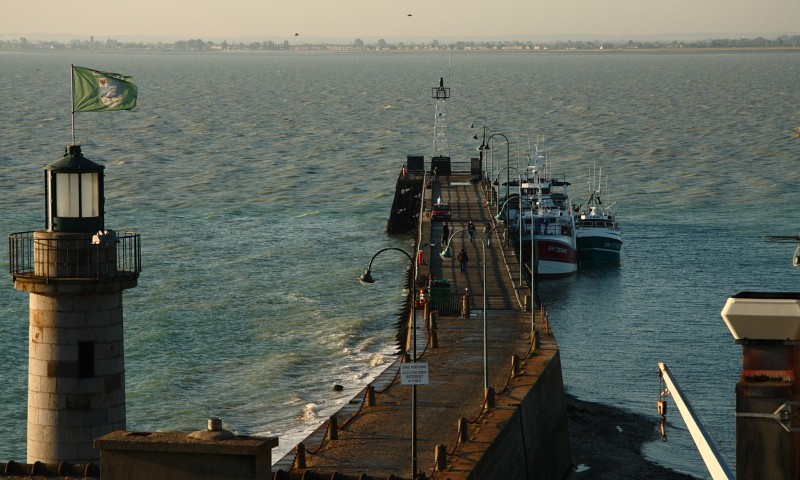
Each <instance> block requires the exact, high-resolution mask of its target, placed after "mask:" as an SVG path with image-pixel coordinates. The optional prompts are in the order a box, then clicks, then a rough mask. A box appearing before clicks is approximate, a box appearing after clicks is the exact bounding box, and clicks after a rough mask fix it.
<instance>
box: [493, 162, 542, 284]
mask: <svg viewBox="0 0 800 480" xmlns="http://www.w3.org/2000/svg"><path fill="white" fill-rule="evenodd" d="M503 170H508V171H509V172H510V171H511V170H514V171H515V172H516V173H517V178H518V179H519V183H518V184H517V186H518V189H519V193H518V194H517V195H518V197H517V200H518V201H519V215H517V226H518V227H519V228H518V230H519V283H520V285H522V282H523V280H522V225H523V223H522V174H521V173H520V172H519V170H517V169H516V168H514V167H504V168H502V169H500V171H498V172H497V177H498V178H500V174H501V173H502V172H503ZM506 175H508V174H506ZM509 200H511V199H510V198H508V182H506V201H505V202H504V203H503V207H502V208H499V209H497V210H495V212H496V213H497V215H495V217H494V218H495V219H497V220H500V219H502V218H503V217H501V216H500V211H501V210H502V211H505V207H506V205H507V204H508V201H509ZM532 222H533V210H531V235H533V223H532ZM506 230H508V226H506ZM531 238H533V237H531ZM509 241H510V239H509V237H508V235H506V245H508V242H509Z"/></svg>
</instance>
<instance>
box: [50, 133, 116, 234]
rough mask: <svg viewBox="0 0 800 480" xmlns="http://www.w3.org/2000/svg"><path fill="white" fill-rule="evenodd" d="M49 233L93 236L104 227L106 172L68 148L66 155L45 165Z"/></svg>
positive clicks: (77, 147) (78, 150)
mask: <svg viewBox="0 0 800 480" xmlns="http://www.w3.org/2000/svg"><path fill="white" fill-rule="evenodd" d="M44 169H45V190H46V193H47V230H48V231H51V232H74V233H81V232H83V233H94V232H97V231H98V230H102V229H103V226H104V221H103V210H104V206H105V199H104V197H103V195H104V193H103V169H105V167H104V166H102V165H98V164H96V163H94V162H92V161H91V160H89V159H88V158H86V157H84V156H83V155H82V154H81V146H80V145H68V146H67V149H66V152H65V153H64V156H63V157H62V158H61V159H59V160H56V161H55V162H53V163H50V164H48V165H45V167H44Z"/></svg>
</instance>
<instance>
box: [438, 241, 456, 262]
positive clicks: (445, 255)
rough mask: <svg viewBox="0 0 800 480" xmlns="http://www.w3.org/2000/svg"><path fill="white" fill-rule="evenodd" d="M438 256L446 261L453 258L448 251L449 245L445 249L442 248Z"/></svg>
mask: <svg viewBox="0 0 800 480" xmlns="http://www.w3.org/2000/svg"><path fill="white" fill-rule="evenodd" d="M439 256H440V257H442V259H443V260H447V259H452V258H453V253H452V252H451V251H450V245H449V244H448V245H447V246H446V247H444V250H442V251H441V253H439Z"/></svg>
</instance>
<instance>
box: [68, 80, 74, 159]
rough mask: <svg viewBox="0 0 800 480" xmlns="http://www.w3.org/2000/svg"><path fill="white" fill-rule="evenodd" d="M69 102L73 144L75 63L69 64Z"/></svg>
mask: <svg viewBox="0 0 800 480" xmlns="http://www.w3.org/2000/svg"><path fill="white" fill-rule="evenodd" d="M69 84H70V89H69V103H70V110H72V144H73V145H75V65H72V64H70V66H69Z"/></svg>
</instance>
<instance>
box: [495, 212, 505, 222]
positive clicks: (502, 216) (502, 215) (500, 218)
mask: <svg viewBox="0 0 800 480" xmlns="http://www.w3.org/2000/svg"><path fill="white" fill-rule="evenodd" d="M494 219H495V220H497V221H498V222H504V221H505V220H506V215H505V210H500V213H498V214H497V215H495V216H494Z"/></svg>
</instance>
